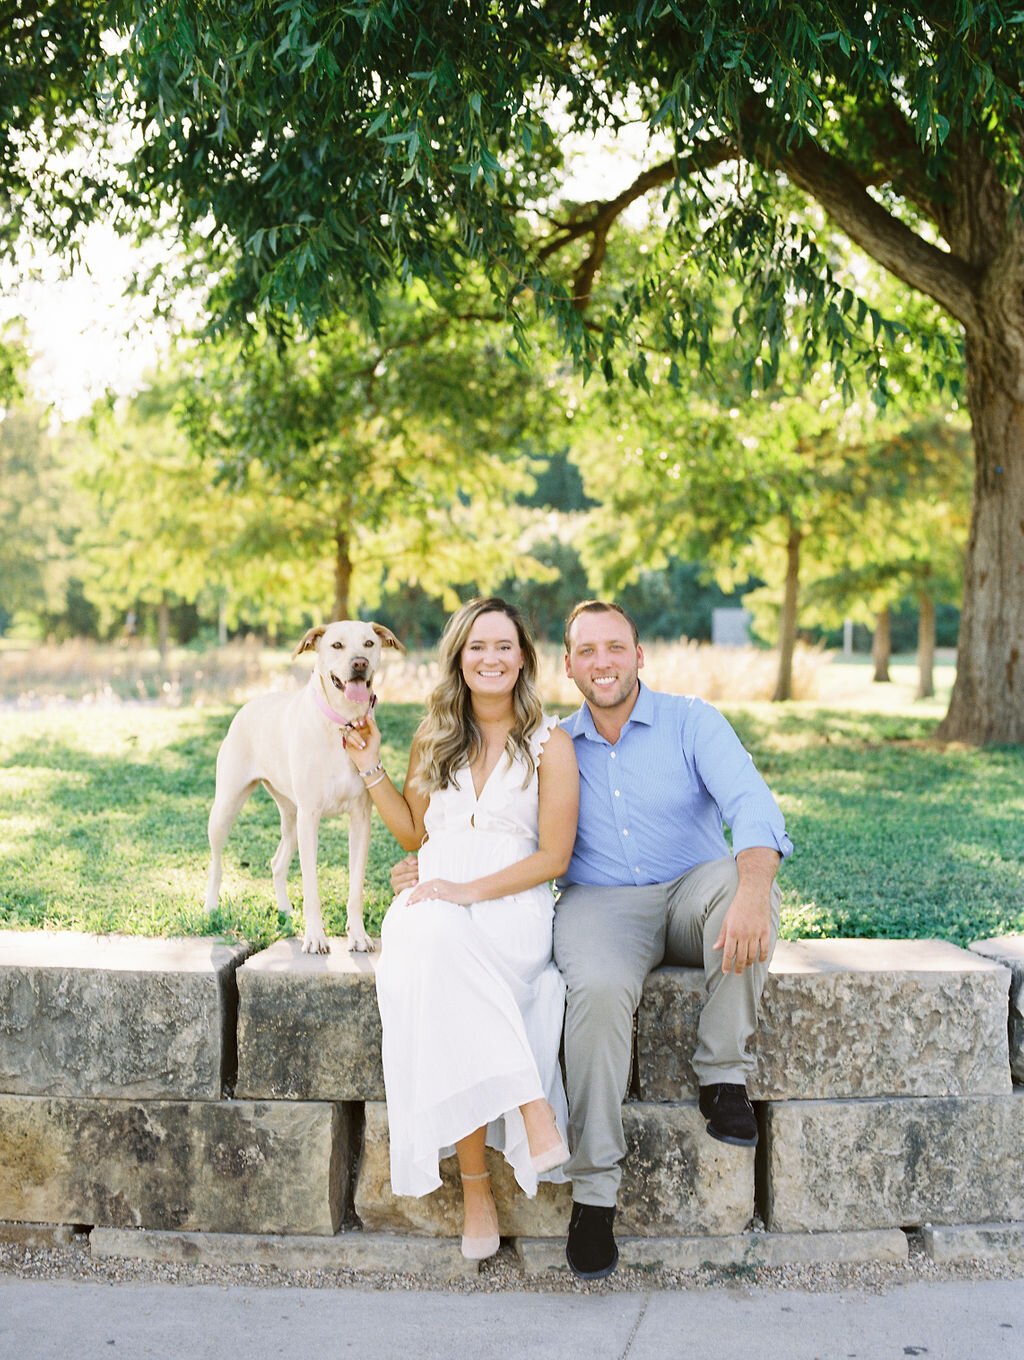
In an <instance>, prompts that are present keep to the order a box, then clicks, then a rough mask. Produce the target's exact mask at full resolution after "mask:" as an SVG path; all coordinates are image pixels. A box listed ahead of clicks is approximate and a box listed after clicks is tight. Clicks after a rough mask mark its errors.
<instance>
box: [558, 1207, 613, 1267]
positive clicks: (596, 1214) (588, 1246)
mask: <svg viewBox="0 0 1024 1360" xmlns="http://www.w3.org/2000/svg"><path fill="white" fill-rule="evenodd" d="M614 1222H615V1210H614V1209H606V1208H604V1207H603V1206H602V1205H600V1204H576V1203H575V1201H574V1202H573V1206H572V1217H571V1218H570V1219H569V1239H568V1241H567V1242H566V1244H565V1259H566V1260H567V1261H568V1262H569V1269H570V1270H571V1271H572V1273H573V1274H574V1275H577V1276H578V1277H579V1278H580V1279H581V1280H603V1279H604V1277H605V1276H606V1275H610V1274H611V1273H612V1271H613V1270H614V1269H615V1267H616V1266H617V1265H618V1264H619V1249H618V1247H617V1246H616V1245H615V1238H614V1236H613V1235H612V1224H613V1223H614Z"/></svg>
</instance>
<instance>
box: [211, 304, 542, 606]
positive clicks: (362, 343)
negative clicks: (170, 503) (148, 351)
mask: <svg viewBox="0 0 1024 1360" xmlns="http://www.w3.org/2000/svg"><path fill="white" fill-rule="evenodd" d="M394 311H395V312H400V315H399V316H397V317H396V316H392V320H393V325H392V326H391V328H390V330H389V335H390V340H389V342H388V343H386V344H385V343H380V342H378V343H376V344H375V343H373V342H371V341H370V340H368V338H367V334H366V331H365V329H364V328H363V327H360V326H359V325H358V324H357V323H356V322H354V321H351V320H349V319H346V318H340V317H339V318H338V319H336V320H335V321H333V322H331V323H330V324H326V325H325V326H324V327H323V328H322V329H321V331H320V332H319V333H318V334H317V335H315V336H313V337H311V338H309V339H308V340H306V339H297V340H295V341H293V342H290V343H285V344H278V343H274V342H272V341H269V340H267V341H264V342H260V343H256V344H252V343H250V344H243V345H239V344H238V343H236V342H227V343H225V344H222V345H221V346H219V347H216V348H212V349H211V348H210V347H206V348H205V349H203V350H201V351H200V353H199V355H198V358H197V361H196V366H195V369H194V378H195V382H194V385H193V387H192V389H191V392H190V395H189V398H188V401H187V411H188V417H187V426H188V430H189V432H190V437H191V439H192V441H193V444H194V446H195V447H196V448H197V449H198V450H199V451H200V452H201V453H202V454H203V455H204V456H205V458H206V459H207V461H208V463H209V464H210V465H211V469H212V471H213V472H214V473H215V475H216V476H217V477H218V478H219V480H220V482H221V483H222V484H223V485H225V486H229V485H232V486H238V487H243V488H244V487H251V486H252V485H254V484H258V479H259V478H262V479H264V481H269V482H270V483H272V485H273V487H274V488H275V489H276V491H277V493H278V494H283V495H285V496H287V497H288V498H289V499H290V500H291V501H292V502H293V503H294V504H296V505H298V504H302V505H304V506H305V507H306V521H305V524H304V526H303V531H302V533H301V535H299V536H297V537H296V538H295V539H294V540H293V541H292V542H291V543H290V544H289V545H288V547H287V548H286V549H285V551H286V553H287V555H289V556H291V557H292V558H293V559H296V558H297V559H301V560H304V561H306V562H308V563H310V564H323V563H324V562H325V561H326V562H329V563H330V564H331V566H332V571H333V589H332V591H331V594H330V596H327V597H321V598H322V603H321V608H322V609H324V610H327V609H330V610H331V611H332V613H331V616H332V617H335V618H345V617H348V616H350V615H351V613H352V611H353V608H354V606H355V603H356V602H357V601H359V602H361V603H363V604H365V605H372V604H375V603H376V602H377V600H379V598H380V595H381V592H382V591H387V590H389V589H393V588H394V587H395V586H396V585H398V584H403V585H410V584H411V585H415V586H419V587H420V588H422V589H424V590H426V591H428V592H429V593H432V594H435V595H440V596H442V597H443V599H444V600H445V602H446V604H447V606H448V607H449V608H450V607H452V606H453V605H454V602H455V594H454V587H455V586H457V585H460V584H465V583H467V582H474V583H476V584H477V585H478V586H480V587H481V588H489V587H492V586H493V585H494V584H495V583H496V582H497V581H498V580H500V579H502V577H503V576H505V575H508V574H509V573H518V574H521V575H526V576H530V575H533V576H537V575H541V576H543V575H545V574H546V575H549V576H553V575H554V572H553V571H551V570H547V571H545V568H544V567H543V566H541V565H540V564H539V563H538V561H537V560H536V559H535V558H533V557H531V555H530V553H529V552H528V550H527V547H526V543H525V540H524V539H523V534H524V532H525V530H526V527H527V524H528V521H529V519H530V516H529V515H528V513H527V512H526V510H525V508H523V507H517V506H516V504H515V496H516V493H517V492H522V491H525V490H528V489H529V488H530V487H531V486H532V484H533V483H532V479H531V478H530V475H529V460H528V458H527V457H526V456H525V453H524V445H525V442H526V441H527V440H528V439H529V440H530V446H531V447H532V448H534V449H540V448H543V445H544V442H545V438H546V436H545V431H546V429H547V427H548V425H549V423H550V422H549V420H548V419H547V416H546V412H547V410H548V408H549V407H550V405H551V394H550V392H549V389H548V386H547V384H545V383H544V382H543V381H542V380H541V375H539V374H535V375H533V376H532V377H531V376H530V375H527V374H524V373H523V372H521V371H519V370H518V369H516V368H515V367H514V366H513V365H512V364H510V363H509V362H508V361H507V358H506V357H505V355H504V352H503V350H502V349H501V348H500V347H498V346H496V345H495V344H494V343H493V340H492V338H491V336H490V335H489V334H488V330H487V327H486V325H485V324H483V323H479V324H475V325H474V326H473V328H469V327H468V325H463V326H458V325H453V324H451V321H450V319H449V318H448V317H446V316H445V315H444V314H443V313H440V312H438V311H437V309H436V308H433V307H431V306H425V305H423V304H422V302H421V303H420V304H415V303H412V304H409V303H407V304H404V305H403V306H402V307H401V308H398V307H395V309H394ZM254 479H256V480H255V482H254ZM316 598H317V592H316V590H315V589H314V588H313V585H312V582H311V588H310V601H311V603H312V601H313V600H314V599H316Z"/></svg>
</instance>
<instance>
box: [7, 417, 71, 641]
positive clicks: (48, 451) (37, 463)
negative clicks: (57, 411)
mask: <svg viewBox="0 0 1024 1360" xmlns="http://www.w3.org/2000/svg"><path fill="white" fill-rule="evenodd" d="M66 506H67V484H66V478H65V477H64V475H63V467H62V464H61V461H60V456H59V450H58V446H57V444H56V442H55V440H54V439H53V438H51V437H50V435H49V434H48V433H47V431H46V425H45V412H43V411H40V410H38V409H36V408H34V407H32V406H31V405H29V404H25V403H19V404H18V405H16V406H12V407H9V408H8V409H7V410H6V411H5V412H3V414H2V416H0V609H2V610H3V611H4V613H5V614H6V615H8V616H9V615H11V614H14V613H15V612H17V611H18V610H25V611H28V612H30V613H34V614H41V613H43V612H45V611H46V610H47V609H55V608H58V607H59V605H60V603H61V601H62V600H63V593H64V587H65V584H66V580H67V557H68V549H67V544H66V542H65V541H63V540H62V537H61V529H62V527H65V526H66V522H67V515H66Z"/></svg>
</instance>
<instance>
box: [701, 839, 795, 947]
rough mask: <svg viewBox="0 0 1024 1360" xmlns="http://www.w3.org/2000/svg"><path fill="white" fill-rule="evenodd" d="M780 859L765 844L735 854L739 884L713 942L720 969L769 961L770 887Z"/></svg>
mask: <svg viewBox="0 0 1024 1360" xmlns="http://www.w3.org/2000/svg"><path fill="white" fill-rule="evenodd" d="M779 863H780V856H779V855H778V854H777V853H776V851H774V850H769V849H768V848H767V847H764V848H760V847H758V848H756V849H752V850H741V851H740V853H739V854H738V855H737V856H736V867H737V869H738V870H739V875H740V885H739V887H738V888H737V889H736V896H735V897H734V898H733V900H732V906H730V908H729V910H728V911H727V912H726V913H725V920H724V921H723V922H722V929H721V930H720V931H719V933H718V939H717V940H716V941H715V943H714V945H713V946H712V948H714V949H721V950H722V972H723V973H742V972H743V971H744V969H746V968H749V967H750V966H751V965H752V964H754V963H758V962H760V963H767V962H768V950H769V949H770V947H771V931H772V903H771V891H772V883H773V882H774V881H775V873H776V870H777V869H778V867H779Z"/></svg>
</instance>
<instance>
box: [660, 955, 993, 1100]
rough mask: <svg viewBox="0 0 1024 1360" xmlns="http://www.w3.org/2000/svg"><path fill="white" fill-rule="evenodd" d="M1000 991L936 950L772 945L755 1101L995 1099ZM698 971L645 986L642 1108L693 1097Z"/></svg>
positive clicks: (971, 959) (973, 960) (985, 973)
mask: <svg viewBox="0 0 1024 1360" xmlns="http://www.w3.org/2000/svg"><path fill="white" fill-rule="evenodd" d="M1006 984H1007V977H1006V974H1005V972H1004V971H1002V970H1001V969H1000V968H999V966H998V965H996V964H993V963H991V962H989V961H988V960H986V959H982V958H979V957H978V955H976V954H971V953H970V952H969V951H967V950H965V949H958V948H957V947H956V945H951V944H947V943H945V942H944V941H942V940H780V941H779V944H778V946H777V948H776V950H775V955H774V957H773V959H772V964H771V971H770V973H769V977H768V982H767V984H766V986H765V990H764V995H763V997H762V1002H761V1021H760V1026H759V1032H758V1034H757V1036H756V1038H755V1040H754V1043H753V1045H752V1048H751V1051H752V1053H753V1054H754V1055H755V1056H756V1065H755V1069H754V1072H753V1074H752V1076H751V1077H750V1079H749V1080H748V1083H747V1089H748V1091H749V1092H750V1096H751V1098H752V1099H754V1100H830V1099H839V1098H843V1097H846V1096H890V1095H891V1096H944V1095H988V1094H993V1095H994V1094H1001V1093H1004V1092H1008V1091H1009V1089H1010V1082H1009V1070H1008V1067H1007V1061H1006V1041H1005V1037H1004V1034H1005V1029H1006ZM702 999H703V973H702V972H701V971H700V970H699V969H697V970H695V969H685V968H662V969H658V970H656V971H655V972H654V973H652V974H651V976H650V977H649V978H648V979H647V983H646V985H645V987H644V994H643V999H642V1001H641V1003H640V1010H639V1015H638V1026H637V1072H638V1080H639V1094H640V1097H641V1099H643V1100H680V1099H686V1098H687V1097H691V1096H693V1095H695V1094H696V1090H697V1087H696V1078H695V1077H694V1074H693V1070H692V1068H691V1066H690V1059H691V1057H692V1055H693V1051H694V1048H695V1047H696V1042H697V1020H698V1018H699V1015H700V1007H701V1003H702Z"/></svg>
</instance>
